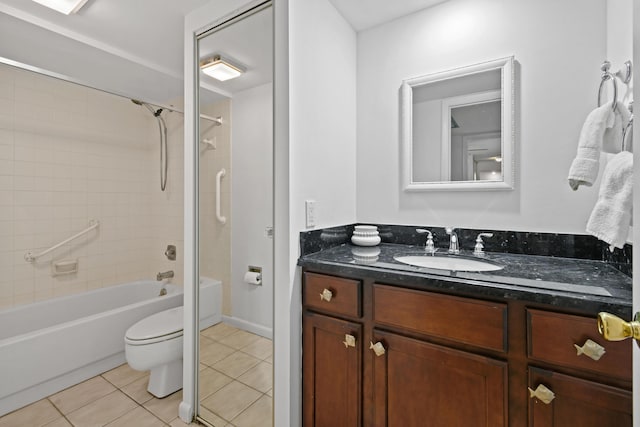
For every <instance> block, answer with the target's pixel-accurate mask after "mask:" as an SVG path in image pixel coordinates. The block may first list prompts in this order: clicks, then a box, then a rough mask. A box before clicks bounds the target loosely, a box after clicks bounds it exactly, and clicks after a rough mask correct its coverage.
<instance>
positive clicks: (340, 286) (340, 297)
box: [302, 273, 362, 317]
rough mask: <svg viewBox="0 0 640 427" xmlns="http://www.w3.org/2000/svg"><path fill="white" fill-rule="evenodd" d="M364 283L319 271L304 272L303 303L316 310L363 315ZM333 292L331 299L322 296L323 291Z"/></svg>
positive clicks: (351, 315)
mask: <svg viewBox="0 0 640 427" xmlns="http://www.w3.org/2000/svg"><path fill="white" fill-rule="evenodd" d="M361 287H362V284H361V283H360V281H359V280H351V279H343V278H341V277H333V276H326V275H324V274H317V273H304V290H303V300H302V303H303V304H304V305H305V306H306V307H307V308H311V309H314V310H320V311H323V312H326V313H334V314H342V315H345V316H350V317H360V316H361V308H360V307H361V304H360V294H361ZM325 290H326V291H329V292H330V293H331V297H330V300H327V298H321V295H322V294H323V292H326V291H325Z"/></svg>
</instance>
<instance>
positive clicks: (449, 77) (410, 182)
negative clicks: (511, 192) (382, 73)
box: [401, 58, 514, 191]
mask: <svg viewBox="0 0 640 427" xmlns="http://www.w3.org/2000/svg"><path fill="white" fill-rule="evenodd" d="M512 62H513V59H512V58H506V59H501V60H496V61H491V62H487V63H482V64H478V65H474V66H469V67H464V68H459V69H455V70H451V71H446V72H441V73H436V74H430V75H426V76H421V77H416V78H412V79H407V80H405V81H404V82H403V85H402V118H401V119H402V146H403V150H404V158H403V177H404V183H403V185H404V188H405V190H410V191H411V190H444V189H446V190H452V189H501V188H502V189H509V188H512V182H513V178H512V174H513V167H512V163H513V144H514V141H513V128H512V125H511V122H512V117H513V115H512V114H513V96H512V87H513V76H512V70H513V66H512Z"/></svg>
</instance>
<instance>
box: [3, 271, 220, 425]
mask: <svg viewBox="0 0 640 427" xmlns="http://www.w3.org/2000/svg"><path fill="white" fill-rule="evenodd" d="M165 286H166V289H167V295H164V296H159V293H160V288H161V287H162V284H161V283H160V282H157V281H139V282H132V283H125V284H122V285H117V286H112V287H108V288H102V289H98V290H95V291H90V292H86V293H82V294H78V295H71V296H67V297H61V298H55V299H52V300H48V301H42V302H37V303H34V304H29V305H25V306H21V307H15V308H10V309H6V310H1V311H0V416H1V415H3V414H6V413H8V412H11V411H13V410H15V409H17V408H20V407H22V406H25V405H27V404H29V403H32V402H35V401H37V400H39V399H41V398H43V397H46V396H48V395H50V394H53V393H56V392H58V391H60V390H63V389H65V388H67V387H69V386H71V385H74V384H77V383H79V382H82V381H84V380H86V379H88V378H91V377H93V376H95V375H99V374H101V373H103V372H106V371H108V370H109V369H113V368H115V367H116V366H119V365H121V364H123V363H125V356H124V334H125V331H126V330H127V329H128V328H129V327H130V326H131V325H133V324H134V323H136V322H137V321H139V320H141V319H143V318H145V317H147V316H149V315H151V314H153V313H157V312H159V311H162V310H166V309H169V308H173V307H177V306H180V305H182V300H183V294H182V288H181V287H179V286H175V285H171V284H168V285H165ZM220 287H221V286H220V282H219V281H217V280H213V279H204V280H203V281H202V283H201V288H200V289H201V290H200V293H201V301H202V303H201V308H200V310H201V316H200V318H201V324H202V327H203V328H204V327H207V326H211V325H213V324H215V323H218V322H220V319H221V313H220V301H221V297H220ZM205 302H206V303H205Z"/></svg>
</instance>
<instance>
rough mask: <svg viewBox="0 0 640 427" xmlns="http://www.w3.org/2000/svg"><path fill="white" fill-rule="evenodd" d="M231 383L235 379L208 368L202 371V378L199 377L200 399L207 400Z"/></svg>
mask: <svg viewBox="0 0 640 427" xmlns="http://www.w3.org/2000/svg"><path fill="white" fill-rule="evenodd" d="M231 381H233V378H231V377H228V376H226V375H225V374H223V373H222V372H218V371H216V370H215V369H211V368H207V369H204V370H202V371H200V376H199V377H198V384H199V387H200V399H206V398H207V397H209V396H211V395H212V394H213V393H215V392H216V391H218V390H220V389H221V388H222V387H224V386H225V385H227V384H229V383H230V382H231Z"/></svg>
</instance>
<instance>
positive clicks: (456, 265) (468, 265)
mask: <svg viewBox="0 0 640 427" xmlns="http://www.w3.org/2000/svg"><path fill="white" fill-rule="evenodd" d="M394 259H395V260H396V261H398V262H401V263H403V264H409V265H415V266H416V267H425V268H435V269H437V270H450V271H496V270H502V269H503V268H504V267H502V266H501V265H497V264H494V263H492V262H488V261H481V260H479V259H473V258H462V257H457V256H442V255H406V256H396V257H394Z"/></svg>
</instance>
